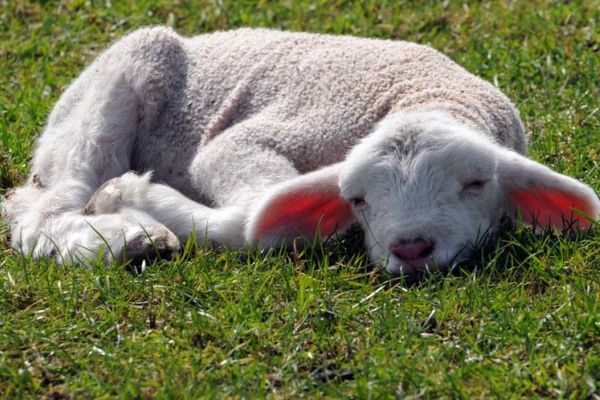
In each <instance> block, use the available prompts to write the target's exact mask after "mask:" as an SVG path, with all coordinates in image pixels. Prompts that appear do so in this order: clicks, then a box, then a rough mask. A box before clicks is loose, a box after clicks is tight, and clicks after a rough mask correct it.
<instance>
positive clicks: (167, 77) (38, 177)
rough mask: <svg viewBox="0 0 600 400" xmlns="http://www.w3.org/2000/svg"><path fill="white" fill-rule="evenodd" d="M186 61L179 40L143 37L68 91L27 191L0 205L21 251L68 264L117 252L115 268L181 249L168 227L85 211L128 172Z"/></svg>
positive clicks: (41, 144)
mask: <svg viewBox="0 0 600 400" xmlns="http://www.w3.org/2000/svg"><path fill="white" fill-rule="evenodd" d="M184 59H185V55H184V51H183V50H182V48H181V42H180V40H179V37H178V36H177V35H176V34H174V33H173V32H172V31H170V30H166V29H162V28H153V29H145V30H140V31H138V32H135V33H133V34H131V35H129V36H127V37H125V38H124V39H122V40H120V41H119V42H117V43H116V44H115V45H114V46H112V47H111V48H110V49H108V50H107V51H106V52H104V53H103V54H102V55H100V56H99V57H98V59H97V60H96V61H95V62H94V63H93V64H92V65H91V66H90V67H88V68H87V69H86V71H84V72H83V73H82V74H81V76H80V77H79V78H78V79H77V80H76V81H75V82H74V83H73V84H72V85H71V86H70V87H69V88H68V89H67V91H66V92H65V93H64V94H63V95H62V97H61V99H60V100H59V102H58V103H57V105H56V106H55V108H54V110H53V112H52V114H51V115H50V118H49V120H48V124H47V126H46V129H45V131H44V133H43V135H42V136H41V137H40V139H39V140H38V143H37V148H36V151H35V154H34V157H33V162H32V168H31V169H32V174H31V176H30V178H29V180H28V182H27V183H26V184H25V185H24V186H23V187H20V188H16V189H14V190H13V191H12V192H10V193H9V194H8V195H7V196H6V198H5V199H3V201H2V203H3V204H2V214H3V217H4V218H5V219H6V220H7V221H8V222H9V223H10V225H11V242H12V245H13V247H15V248H17V249H20V250H22V251H24V252H26V253H31V254H33V255H34V256H38V257H39V256H50V255H54V254H56V255H57V257H58V258H57V259H58V261H64V262H78V261H85V260H87V259H90V258H95V256H96V255H95V253H96V252H98V251H99V250H100V249H101V248H102V247H114V248H113V249H111V251H108V253H107V254H110V255H107V256H106V257H107V259H112V258H115V259H122V258H125V257H126V258H131V257H130V255H131V253H135V254H145V253H148V251H147V250H148V249H149V248H150V246H154V245H150V244H149V243H148V242H149V241H150V242H154V243H165V246H166V248H168V249H166V250H164V251H162V252H169V250H170V249H172V250H175V249H176V248H177V247H178V244H177V240H176V238H175V237H174V236H173V234H172V233H171V232H170V231H169V230H168V229H167V228H165V227H164V225H162V224H160V223H158V222H157V221H156V220H155V219H153V218H152V217H150V216H149V215H147V214H145V213H142V212H140V211H136V210H131V209H127V208H124V209H122V210H119V212H117V213H114V214H111V215H84V212H83V210H84V207H85V204H86V203H87V201H88V200H89V198H90V196H91V195H92V194H93V193H94V192H95V191H96V189H97V188H98V187H99V186H100V185H101V184H102V183H103V182H105V181H107V180H108V179H110V178H113V177H115V176H119V175H121V174H123V173H124V172H126V171H128V170H129V169H130V167H131V166H130V155H131V152H132V147H133V145H134V142H135V139H136V137H137V135H140V134H144V132H145V131H146V130H147V129H148V127H149V126H150V125H151V124H152V123H153V121H154V119H155V118H156V116H157V114H158V111H159V109H160V107H161V104H162V101H164V99H166V98H168V97H169V91H170V90H176V89H174V88H176V87H178V84H177V83H178V80H180V79H183V77H184V72H185V71H183V68H185V67H184V65H185V60H184ZM145 237H146V238H147V239H148V240H145V239H144V238H145ZM83 249H85V250H83ZM127 253H129V254H130V255H128V256H125V255H126V254H127ZM135 254H134V255H135Z"/></svg>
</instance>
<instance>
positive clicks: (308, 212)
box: [246, 166, 353, 246]
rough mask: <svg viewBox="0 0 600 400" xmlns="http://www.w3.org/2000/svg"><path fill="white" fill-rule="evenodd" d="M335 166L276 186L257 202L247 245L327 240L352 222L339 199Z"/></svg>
mask: <svg viewBox="0 0 600 400" xmlns="http://www.w3.org/2000/svg"><path fill="white" fill-rule="evenodd" d="M337 170H338V168H337V167H336V166H333V167H328V168H326V169H323V170H320V171H315V172H312V173H309V174H306V175H302V176H300V177H298V178H295V179H293V180H291V181H289V182H285V183H283V184H281V185H279V186H278V187H276V188H275V189H274V190H273V191H271V193H269V194H267V195H266V196H265V198H263V199H262V201H261V202H259V204H258V206H257V208H256V209H255V211H254V212H253V213H252V214H251V216H250V219H249V222H248V225H247V227H246V239H247V240H248V241H249V242H251V243H252V242H258V241H261V242H263V244H265V245H267V246H271V245H275V244H278V243H284V242H287V243H290V242H291V241H293V240H294V239H296V238H303V239H309V240H310V239H312V238H314V237H316V236H318V237H320V238H323V239H324V238H327V237H328V236H330V235H331V234H333V233H334V232H336V231H342V230H343V229H345V228H346V227H347V226H348V225H349V223H350V222H351V221H352V220H353V215H352V210H351V207H350V205H349V204H348V203H346V202H345V201H344V200H343V199H342V198H341V197H340V190H339V187H338V184H337Z"/></svg>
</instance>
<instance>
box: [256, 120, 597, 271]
mask: <svg viewBox="0 0 600 400" xmlns="http://www.w3.org/2000/svg"><path fill="white" fill-rule="evenodd" d="M517 215H521V216H522V219H523V220H524V221H525V222H533V221H534V220H535V221H536V223H537V224H538V226H540V227H545V226H554V227H557V228H559V229H561V228H564V227H565V224H568V225H569V226H570V225H573V226H576V227H579V228H587V227H589V226H590V220H589V217H592V218H598V216H599V215H600V201H599V200H598V197H597V196H596V195H595V193H594V192H593V190H592V189H590V188H589V187H588V186H586V185H584V184H582V183H580V182H578V181H576V180H574V179H572V178H569V177H566V176H564V175H560V174H558V173H555V172H553V171H551V170H550V169H548V168H546V167H544V166H542V165H540V164H538V163H536V162H534V161H531V160H529V159H527V158H526V157H524V156H522V155H519V154H517V153H516V152H514V151H512V150H509V149H507V148H504V147H502V146H500V145H498V144H496V143H494V141H493V140H492V139H489V138H487V137H485V136H484V135H482V134H481V133H477V132H475V131H474V130H473V129H471V128H469V127H467V126H465V125H463V124H459V123H456V122H454V121H453V120H451V119H447V118H445V117H441V116H440V117H438V116H437V115H434V118H423V116H407V115H396V116H392V117H389V118H387V119H386V120H384V121H383V123H381V124H380V125H379V126H378V128H377V130H376V131H375V132H373V133H372V134H371V135H369V136H368V137H367V138H365V139H363V140H362V141H361V142H360V143H359V144H357V145H356V146H355V147H354V149H353V150H352V151H351V152H350V153H349V154H348V156H347V158H346V160H345V161H343V162H341V163H338V164H334V165H332V166H329V167H327V168H325V169H323V170H320V171H315V172H313V173H310V174H307V175H303V176H301V177H299V178H296V179H294V180H293V181H291V182H286V183H284V184H282V185H280V186H278V187H277V188H275V189H274V191H273V192H272V193H270V194H269V195H268V196H266V198H265V199H264V200H263V202H262V203H261V204H260V205H259V207H258V210H257V213H255V214H254V215H253V216H252V217H251V219H250V221H249V222H250V223H249V225H248V231H247V237H248V238H249V239H250V240H254V241H256V240H262V241H264V242H266V243H267V244H275V243H278V242H281V241H290V240H293V239H294V238H297V237H308V238H311V237H314V234H315V232H316V233H318V234H320V235H321V237H326V236H329V235H330V234H332V233H333V232H335V231H341V230H343V229H345V228H346V227H347V226H348V225H349V224H351V223H352V222H358V223H359V224H360V225H361V226H362V228H363V230H364V232H365V240H366V244H367V247H368V249H369V254H370V257H371V259H372V260H373V261H377V262H382V263H383V264H385V265H386V267H387V269H388V271H390V272H391V273H394V274H411V273H413V272H415V271H418V270H425V269H428V268H446V267H448V266H449V265H452V264H453V263H456V262H460V261H462V260H464V259H466V258H468V257H469V256H470V255H471V252H472V250H473V248H475V247H476V245H477V244H479V243H481V242H482V241H483V240H485V239H486V238H489V237H490V236H492V234H493V233H494V232H495V231H496V230H497V229H498V227H499V225H500V221H501V219H502V218H503V217H504V216H509V217H513V218H514V217H516V216H517Z"/></svg>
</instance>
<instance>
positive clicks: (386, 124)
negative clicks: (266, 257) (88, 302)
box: [2, 27, 600, 274]
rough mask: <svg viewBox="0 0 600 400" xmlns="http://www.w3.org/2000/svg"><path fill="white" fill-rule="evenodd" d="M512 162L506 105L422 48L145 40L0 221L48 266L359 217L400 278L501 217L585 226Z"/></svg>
mask: <svg viewBox="0 0 600 400" xmlns="http://www.w3.org/2000/svg"><path fill="white" fill-rule="evenodd" d="M525 154H526V140H525V135H524V133H523V127H522V125H521V122H520V120H519V117H518V113H517V111H516V110H515V108H514V106H513V105H512V104H511V102H510V101H509V100H508V99H507V98H506V97H505V96H504V95H503V94H502V93H501V92H500V91H499V90H498V89H496V88H495V87H494V86H492V85H490V84H489V83H487V82H485V81H483V80H481V79H479V78H477V77H475V76H473V75H471V74H470V73H468V72H467V71H465V70H464V69H463V68H461V67H460V66H458V65H457V64H455V63H454V62H452V61H451V60H450V59H449V58H447V57H445V56H444V55H442V54H440V53H439V52H437V51H435V50H433V49H431V48H429V47H426V46H421V45H417V44H413V43H406V42H401V41H388V40H373V39H361V38H354V37H345V36H327V35H318V34H309V33H291V32H280V31H271V30H263V29H240V30H235V31H229V32H217V33H212V34H206V35H200V36H196V37H193V38H184V37H181V36H179V35H178V34H176V33H175V32H173V31H172V30H171V29H169V28H162V27H156V28H146V29H141V30H138V31H136V32H134V33H132V34H130V35H128V36H126V37H124V38H122V39H121V40H119V41H118V42H116V43H115V44H114V45H112V46H111V47H110V48H109V49H108V50H106V51H104V52H103V53H102V54H101V55H100V56H99V57H98V58H97V59H96V60H95V61H94V62H93V63H92V64H91V65H90V66H89V67H88V68H87V69H86V70H85V71H84V72H83V73H82V74H81V76H79V78H77V79H76V80H75V81H74V82H73V83H72V84H71V86H70V87H69V88H68V89H67V90H66V91H65V93H64V94H63V95H62V97H61V98H60V100H59V101H58V103H57V104H56V106H55V107H54V110H53V111H52V113H51V115H50V117H49V119H48V123H47V126H46V127H45V131H44V133H43V134H42V135H41V136H40V138H39V140H38V143H37V148H36V151H35V154H34V156H33V161H32V165H31V176H30V177H29V179H28V181H27V183H26V184H25V185H24V186H22V187H19V188H16V189H13V190H11V191H10V192H8V193H7V194H6V196H5V199H4V200H3V207H2V209H3V217H4V218H5V219H6V220H7V221H8V222H9V223H10V226H11V236H12V239H11V240H12V245H13V246H14V247H15V248H16V249H19V250H21V251H22V252H24V253H28V254H31V255H32V256H33V257H54V258H55V259H56V260H57V261H58V262H61V263H86V262H88V261H89V260H90V259H95V258H96V257H97V256H98V254H99V253H100V254H102V255H103V257H104V258H105V260H106V261H107V262H109V261H112V260H115V261H118V262H122V261H127V260H133V262H142V260H143V259H145V258H147V257H152V256H153V255H155V254H156V253H157V252H158V255H160V256H163V257H170V256H172V255H173V254H175V253H177V252H178V250H179V246H180V243H182V241H185V240H187V239H188V238H189V237H195V238H196V239H197V240H198V241H199V242H200V243H207V242H208V243H211V244H219V245H225V246H228V247H231V248H239V247H243V246H253V245H262V246H275V245H280V244H283V243H290V242H292V241H295V240H296V239H298V238H301V239H303V240H312V239H314V238H327V237H329V236H331V235H333V234H336V233H341V232H343V231H344V230H345V229H346V228H347V227H349V226H350V225H351V224H353V223H355V222H358V223H359V224H360V226H361V227H362V228H363V230H364V232H365V238H366V239H365V240H366V246H367V248H368V250H369V254H370V258H371V259H372V260H373V261H375V262H381V263H383V264H384V265H386V267H387V269H388V270H389V271H390V272H391V273H395V274H410V273H412V272H415V271H417V270H423V269H427V268H430V267H439V268H445V267H448V266H449V265H452V264H454V263H457V262H460V261H463V260H465V259H466V258H467V257H469V255H470V252H472V249H473V245H474V244H475V243H476V242H477V241H479V240H481V238H482V237H484V236H485V235H487V234H489V233H492V232H494V231H496V230H497V229H498V226H499V222H500V220H501V219H502V218H503V217H504V216H508V217H511V218H516V217H520V218H522V220H523V221H525V222H532V221H534V220H535V221H537V223H538V224H540V225H541V226H542V227H556V228H557V229H562V228H564V227H566V226H567V225H568V226H575V227H578V228H580V229H587V228H589V227H590V226H591V224H592V223H593V222H592V221H593V219H597V218H598V217H599V215H600V201H599V199H598V197H597V196H596V194H595V193H594V191H593V190H592V189H591V188H590V187H588V186H586V185H584V184H582V183H580V182H578V181H576V180H574V179H572V178H569V177H566V176H563V175H560V174H558V173H555V172H553V171H551V170H550V169H548V168H546V167H544V166H542V165H540V164H538V163H536V162H534V161H531V160H529V159H527V158H526V157H525Z"/></svg>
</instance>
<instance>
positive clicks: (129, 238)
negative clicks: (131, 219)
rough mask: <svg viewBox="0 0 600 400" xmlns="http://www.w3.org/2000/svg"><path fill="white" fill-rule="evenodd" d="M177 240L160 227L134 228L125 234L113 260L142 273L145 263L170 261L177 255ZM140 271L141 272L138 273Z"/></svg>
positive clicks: (178, 247)
mask: <svg viewBox="0 0 600 400" xmlns="http://www.w3.org/2000/svg"><path fill="white" fill-rule="evenodd" d="M179 249H180V245H179V240H178V239H177V237H176V236H175V235H174V234H173V233H172V232H171V231H169V230H168V229H166V228H164V227H161V226H148V227H144V228H141V227H140V228H136V229H135V230H132V232H126V234H125V244H124V247H123V249H122V250H121V251H120V252H119V253H118V254H114V260H115V261H117V262H118V263H121V264H124V263H128V265H129V266H130V267H131V268H133V269H134V270H136V271H139V272H141V271H143V269H144V266H145V264H146V263H150V262H152V261H153V260H159V259H161V260H172V259H174V258H175V257H177V255H178V254H179ZM140 270H141V271H140Z"/></svg>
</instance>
